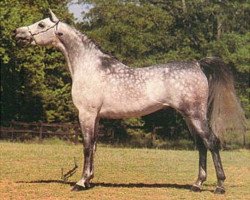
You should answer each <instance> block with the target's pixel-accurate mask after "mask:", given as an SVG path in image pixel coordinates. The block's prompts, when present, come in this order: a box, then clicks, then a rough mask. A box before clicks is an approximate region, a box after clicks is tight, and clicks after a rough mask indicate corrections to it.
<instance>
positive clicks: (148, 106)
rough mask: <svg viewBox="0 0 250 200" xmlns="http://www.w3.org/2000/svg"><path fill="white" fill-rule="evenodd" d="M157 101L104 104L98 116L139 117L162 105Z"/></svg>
mask: <svg viewBox="0 0 250 200" xmlns="http://www.w3.org/2000/svg"><path fill="white" fill-rule="evenodd" d="M164 106H165V105H163V104H162V103H159V102H145V101H140V100H137V101H134V102H127V101H119V102H113V103H112V104H104V105H103V106H102V108H101V110H100V116H101V117H103V118H111V119H121V118H129V117H140V116H144V115H147V114H150V113H153V112H155V111H157V110H160V109H162V108H163V107H164Z"/></svg>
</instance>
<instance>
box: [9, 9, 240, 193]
mask: <svg viewBox="0 0 250 200" xmlns="http://www.w3.org/2000/svg"><path fill="white" fill-rule="evenodd" d="M14 34H15V38H16V39H17V41H18V42H20V43H24V44H33V45H42V46H45V45H52V46H54V47H56V48H58V49H59V50H60V51H62V53H63V54H64V56H65V58H66V60H67V64H68V67H69V71H70V74H71V78H72V98H73V102H74V105H75V106H76V107H77V109H78V111H79V121H80V125H81V128H82V132H83V136H84V164H83V173H82V178H81V179H80V181H78V182H77V183H76V185H75V186H74V187H73V190H81V189H86V188H89V187H90V180H91V179H92V178H93V177H94V163H93V160H94V152H95V147H96V140H97V134H98V133H97V129H98V123H99V120H100V118H113V119H117V118H128V117H139V116H143V115H147V114H149V113H152V112H155V111H157V110H160V109H163V108H166V107H172V108H174V109H176V110H177V111H178V112H179V113H181V115H182V116H183V117H184V119H185V120H186V123H187V125H188V127H189V129H190V132H191V133H192V135H194V136H195V137H197V147H198V150H199V173H198V179H197V181H196V182H195V183H194V184H193V186H192V188H191V189H192V190H193V191H200V190H201V187H202V183H203V182H204V181H205V180H206V177H207V150H210V151H211V153H212V158H213V162H214V166H215V170H216V175H217V179H218V183H217V187H216V189H215V192H216V193H224V192H225V189H224V186H223V182H224V180H225V178H226V177H225V174H224V171H223V168H222V163H221V158H220V154H219V144H220V142H219V139H218V137H217V136H216V134H214V131H213V129H211V128H210V127H211V125H210V124H211V123H210V124H209V121H210V122H215V121H216V116H217V115H216V112H217V111H218V109H220V106H216V105H224V104H226V103H228V104H231V105H235V106H234V107H237V108H238V110H239V111H238V112H239V113H240V112H241V109H240V106H239V104H238V102H237V99H236V96H235V91H234V86H233V80H232V76H231V73H230V72H229V70H228V68H227V67H226V66H225V64H224V63H223V62H222V61H221V60H220V59H217V58H205V59H202V60H200V61H193V62H172V63H167V64H161V65H155V66H150V67H145V68H136V69H133V68H130V67H128V66H126V65H124V64H123V63H121V62H119V61H118V60H116V59H115V58H113V57H112V56H110V55H107V54H105V53H103V52H102V51H101V50H100V49H99V48H98V47H97V46H96V45H95V44H94V43H93V42H92V41H91V40H90V39H88V38H87V36H85V35H84V34H82V33H80V32H79V31H77V30H75V29H74V28H72V27H70V26H69V25H67V24H65V23H63V22H61V21H60V20H59V19H58V18H57V17H56V16H55V14H54V13H53V12H52V11H50V17H49V18H46V19H44V20H41V21H39V22H36V23H34V24H32V25H30V26H25V27H20V28H18V29H16V30H15V31H14ZM202 69H204V70H202ZM203 71H205V72H206V73H207V74H208V78H207V77H206V75H205V74H204V73H203ZM224 94H227V95H228V94H230V95H231V96H230V97H229V98H224V96H223V95H224ZM215 108H216V109H217V111H216V110H215ZM236 110H237V109H236ZM234 114H235V113H234ZM239 115H240V114H239Z"/></svg>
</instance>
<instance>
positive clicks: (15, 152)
mask: <svg viewBox="0 0 250 200" xmlns="http://www.w3.org/2000/svg"><path fill="white" fill-rule="evenodd" d="M74 157H76V160H77V163H78V165H79V168H78V169H77V172H76V173H75V174H74V175H73V176H72V177H70V178H69V180H68V181H67V182H65V183H64V182H63V181H62V180H61V168H62V167H63V168H64V170H65V172H66V171H68V170H70V169H72V167H73V166H74V162H73V158H74ZM208 157H209V160H208V180H207V182H206V183H205V185H204V187H203V191H202V192H200V193H193V192H190V191H189V188H190V186H191V184H192V183H193V182H194V181H195V179H196V177H197V171H198V167H197V165H198V152H196V151H172V150H153V149H120V148H110V147H103V146H99V147H98V149H97V153H96V159H95V161H96V162H95V163H96V168H95V169H96V173H95V178H94V179H93V183H94V187H93V188H91V189H89V190H87V191H81V192H71V191H70V189H71V187H72V185H73V184H74V183H75V182H76V181H78V179H79V178H80V175H81V167H82V146H81V145H78V146H74V145H69V144H65V143H58V144H48V143H45V144H22V143H8V142H0V199H25V200H26V199H90V200H95V199H98V200H105V199H107V200H114V199H115V200H120V199H124V200H130V199H136V200H147V199H150V200H152V199H155V200H161V199H233V200H234V199H237V200H238V199H244V200H245V199H250V151H248V150H239V151H227V152H222V160H223V163H224V169H225V172H226V175H227V180H226V183H225V187H226V189H227V191H226V194H225V195H215V194H213V190H214V188H215V184H216V177H215V172H214V167H213V164H212V160H211V156H210V155H209V156H208Z"/></svg>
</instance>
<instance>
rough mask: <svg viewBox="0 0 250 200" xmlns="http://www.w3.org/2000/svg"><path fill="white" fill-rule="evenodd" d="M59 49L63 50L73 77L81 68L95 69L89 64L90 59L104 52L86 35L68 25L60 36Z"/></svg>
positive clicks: (94, 58) (96, 57) (96, 58)
mask: <svg viewBox="0 0 250 200" xmlns="http://www.w3.org/2000/svg"><path fill="white" fill-rule="evenodd" d="M60 41H61V43H60V45H58V47H59V49H60V50H61V51H62V52H63V54H64V56H65V58H66V61H67V64H68V67H69V71H70V73H71V77H72V78H73V76H74V73H75V72H76V71H77V70H79V68H81V70H90V69H91V70H94V66H92V67H91V68H90V67H89V65H88V61H89V60H90V59H91V60H98V57H99V55H101V54H103V53H102V52H101V51H100V50H99V49H98V48H97V47H96V46H95V45H94V43H92V42H91V41H90V40H89V39H88V38H87V37H86V36H85V35H82V34H80V33H78V32H77V31H75V30H73V29H71V28H70V27H68V30H66V31H65V32H64V34H63V37H62V38H60Z"/></svg>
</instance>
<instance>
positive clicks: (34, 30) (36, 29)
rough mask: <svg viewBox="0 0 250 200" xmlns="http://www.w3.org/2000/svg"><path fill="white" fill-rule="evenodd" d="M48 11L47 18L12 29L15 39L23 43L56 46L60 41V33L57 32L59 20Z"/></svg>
mask: <svg viewBox="0 0 250 200" xmlns="http://www.w3.org/2000/svg"><path fill="white" fill-rule="evenodd" d="M49 11H50V16H49V18H46V19H43V20H41V21H38V22H36V23H34V24H31V25H29V26H23V27H20V28H17V29H15V30H14V31H13V34H14V36H15V39H16V40H17V41H18V42H19V43H21V44H24V45H27V44H32V45H41V46H45V45H53V46H57V44H58V43H59V42H60V41H59V39H58V37H60V35H62V33H60V32H59V22H60V20H59V19H58V18H57V17H56V15H55V14H54V13H53V12H52V11H51V10H49Z"/></svg>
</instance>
